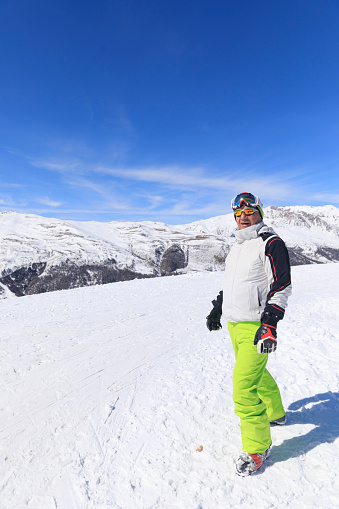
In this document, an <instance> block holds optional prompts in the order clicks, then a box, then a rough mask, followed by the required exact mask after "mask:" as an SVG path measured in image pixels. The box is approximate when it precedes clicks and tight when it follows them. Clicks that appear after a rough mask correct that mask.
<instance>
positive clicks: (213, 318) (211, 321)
mask: <svg viewBox="0 0 339 509" xmlns="http://www.w3.org/2000/svg"><path fill="white" fill-rule="evenodd" d="M222 299H223V292H222V291H221V292H219V295H218V297H217V298H216V300H212V304H213V309H212V311H211V312H210V314H209V315H208V316H206V327H207V328H208V330H210V331H212V330H219V329H222V325H221V323H220V319H221V315H222Z"/></svg>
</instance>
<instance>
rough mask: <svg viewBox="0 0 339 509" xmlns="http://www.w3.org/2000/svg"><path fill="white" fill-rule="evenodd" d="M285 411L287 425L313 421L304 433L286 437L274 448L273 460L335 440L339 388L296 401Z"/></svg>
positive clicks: (300, 453)
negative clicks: (309, 428)
mask: <svg viewBox="0 0 339 509" xmlns="http://www.w3.org/2000/svg"><path fill="white" fill-rule="evenodd" d="M288 410H289V411H288V412H286V426H292V425H294V424H311V425H313V426H315V427H314V428H312V429H311V430H310V431H309V432H308V433H306V434H305V435H299V436H296V437H293V438H289V439H287V440H284V441H283V442H282V444H280V445H278V446H273V447H272V449H271V461H273V463H279V462H280V461H286V460H288V459H289V458H296V457H299V456H304V455H305V454H307V453H308V452H309V451H310V450H312V449H314V447H317V445H320V444H324V443H328V444H330V443H332V442H334V440H335V439H336V438H338V437H339V392H331V391H329V392H324V393H323V394H317V395H315V396H312V397H310V398H305V399H300V400H299V401H295V402H294V403H292V404H291V405H290V406H289V407H288Z"/></svg>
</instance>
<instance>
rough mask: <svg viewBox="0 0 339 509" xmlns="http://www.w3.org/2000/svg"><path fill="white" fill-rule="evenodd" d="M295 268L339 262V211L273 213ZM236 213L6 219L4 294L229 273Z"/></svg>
mask: <svg viewBox="0 0 339 509" xmlns="http://www.w3.org/2000/svg"><path fill="white" fill-rule="evenodd" d="M265 222H266V223H267V224H268V225H270V226H273V227H274V228H275V230H276V231H277V233H278V234H280V235H281V237H282V238H283V239H284V240H285V242H286V244H287V246H288V249H289V252H290V258H291V263H292V265H300V264H309V263H326V262H329V261H339V235H338V234H339V209H338V208H336V207H333V206H329V205H328V206H324V207H309V206H303V207H301V206H294V207H268V208H266V209H265ZM234 229H235V221H234V218H233V215H232V214H228V215H224V216H218V217H214V218H211V219H207V220H201V221H196V222H193V223H190V224H186V225H176V226H173V225H168V224H165V223H159V222H151V221H144V222H139V223H135V222H134V223H133V222H116V221H113V222H109V223H101V222H95V221H92V222H80V221H62V220H59V219H51V218H46V217H41V216H36V215H28V214H18V213H15V212H2V213H0V239H1V241H0V274H1V278H0V283H1V285H2V289H3V294H6V293H7V294H8V290H10V291H11V292H13V293H14V294H15V295H25V294H33V293H43V292H48V291H51V290H60V289H68V288H76V287H79V286H86V285H95V284H104V283H110V282H116V281H124V280H130V279H135V278H144V277H155V276H163V275H171V274H183V273H188V272H196V271H198V272H201V271H215V270H223V267H224V261H225V257H226V255H227V253H228V251H229V249H230V245H231V243H232V242H233V239H234V237H233V232H234Z"/></svg>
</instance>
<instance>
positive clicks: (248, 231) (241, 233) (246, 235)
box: [234, 221, 267, 244]
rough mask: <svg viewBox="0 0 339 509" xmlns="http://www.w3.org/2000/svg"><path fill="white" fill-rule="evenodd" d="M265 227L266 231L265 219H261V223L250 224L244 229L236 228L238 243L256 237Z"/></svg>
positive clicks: (235, 233)
mask: <svg viewBox="0 0 339 509" xmlns="http://www.w3.org/2000/svg"><path fill="white" fill-rule="evenodd" d="M263 227H264V229H265V231H266V229H267V226H266V225H265V224H264V221H260V223H257V224H254V225H252V226H248V227H247V228H244V229H243V230H235V232H234V235H235V238H236V241H237V242H238V244H242V243H243V242H245V240H251V239H256V238H257V237H258V236H259V231H260V230H261V229H262V228H263Z"/></svg>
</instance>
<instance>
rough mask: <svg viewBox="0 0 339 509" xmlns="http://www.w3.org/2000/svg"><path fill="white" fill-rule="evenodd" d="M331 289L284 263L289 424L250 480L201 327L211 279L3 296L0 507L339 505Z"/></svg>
mask: <svg viewBox="0 0 339 509" xmlns="http://www.w3.org/2000/svg"><path fill="white" fill-rule="evenodd" d="M338 278H339V264H335V263H329V264H326V265H307V266H298V267H292V280H293V294H292V297H291V298H290V299H289V305H288V308H287V310H286V316H285V318H284V320H283V321H282V322H280V323H279V325H278V349H277V351H276V352H275V353H274V354H270V356H269V359H268V368H269V371H270V372H271V373H272V375H273V376H274V377H275V379H276V380H277V382H278V384H279V387H280V390H281V395H282V399H283V402H284V406H285V410H286V416H287V424H286V426H283V427H275V428H272V430H271V431H272V441H273V445H272V452H271V457H270V458H269V459H268V460H267V462H266V463H265V465H264V467H263V469H261V471H259V472H258V473H257V474H254V475H253V476H251V477H248V478H245V479H244V478H241V477H238V476H237V475H236V474H235V460H236V459H237V457H238V455H239V452H240V451H241V438H240V429H239V419H238V418H237V417H236V415H235V414H234V404H233V400H232V372H233V367H234V354H233V349H232V345H231V341H230V338H229V336H228V332H227V326H226V324H223V329H222V330H220V331H217V332H209V331H208V330H207V328H206V326H205V317H206V315H207V314H208V313H209V311H210V309H211V300H212V298H214V297H215V296H216V295H217V293H218V292H219V290H220V288H221V286H222V280H223V274H222V273H221V272H214V273H203V274H198V273H195V274H187V275H183V276H182V277H180V278H178V277H167V278H155V279H148V280H145V279H144V280H137V281H126V282H119V283H115V284H109V285H105V286H95V287H91V288H77V289H74V290H69V291H67V292H66V291H63V292H52V293H48V294H41V295H31V296H26V297H23V298H21V299H7V300H2V301H1V302H0V305H1V313H0V329H1V349H0V357H1V370H0V384H1V393H0V417H1V418H0V444H1V454H0V508H1V509H56V508H57V509H198V508H200V509H240V508H241V509H248V508H252V507H257V506H259V507H260V508H262V509H281V508H288V509H307V508H315V509H329V508H331V509H334V508H338V507H339V492H338V471H339V421H338V406H339V378H338V355H339V314H338V307H339V295H338ZM200 446H203V449H202V450H201V452H200V451H198V450H197V449H199V448H200Z"/></svg>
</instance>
